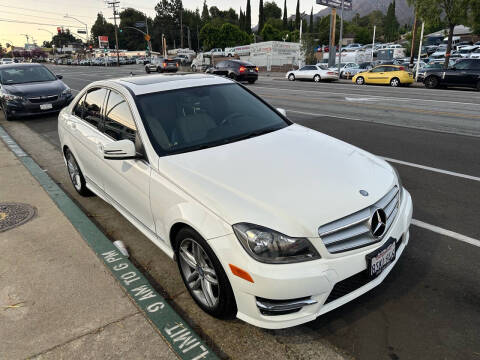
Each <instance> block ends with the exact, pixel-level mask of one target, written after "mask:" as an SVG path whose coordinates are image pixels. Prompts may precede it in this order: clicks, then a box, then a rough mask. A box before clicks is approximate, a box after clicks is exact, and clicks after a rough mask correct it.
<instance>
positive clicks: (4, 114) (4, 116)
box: [2, 105, 13, 121]
mask: <svg viewBox="0 0 480 360" xmlns="http://www.w3.org/2000/svg"><path fill="white" fill-rule="evenodd" d="M2 112H3V118H4V119H5V120H6V121H12V120H13V116H12V115H9V114H8V113H7V110H6V109H5V107H4V106H3V105H2Z"/></svg>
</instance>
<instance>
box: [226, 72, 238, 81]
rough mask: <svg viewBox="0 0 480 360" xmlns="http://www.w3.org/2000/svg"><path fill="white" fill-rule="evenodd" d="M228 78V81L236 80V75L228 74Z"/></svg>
mask: <svg viewBox="0 0 480 360" xmlns="http://www.w3.org/2000/svg"><path fill="white" fill-rule="evenodd" d="M228 77H229V78H230V79H232V80H237V75H236V74H235V73H233V72H232V73H230V74H228Z"/></svg>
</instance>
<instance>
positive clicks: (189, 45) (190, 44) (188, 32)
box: [187, 26, 192, 49]
mask: <svg viewBox="0 0 480 360" xmlns="http://www.w3.org/2000/svg"><path fill="white" fill-rule="evenodd" d="M187 35H188V48H189V49H191V48H192V42H191V41H190V26H188V27H187Z"/></svg>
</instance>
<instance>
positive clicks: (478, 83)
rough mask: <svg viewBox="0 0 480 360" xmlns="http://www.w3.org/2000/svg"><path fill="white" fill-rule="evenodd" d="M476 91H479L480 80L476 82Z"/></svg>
mask: <svg viewBox="0 0 480 360" xmlns="http://www.w3.org/2000/svg"><path fill="white" fill-rule="evenodd" d="M477 91H480V80H478V82H477Z"/></svg>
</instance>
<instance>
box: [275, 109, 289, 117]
mask: <svg viewBox="0 0 480 360" xmlns="http://www.w3.org/2000/svg"><path fill="white" fill-rule="evenodd" d="M277 111H278V112H279V113H280V114H282V115H283V116H285V117H287V111H286V110H285V109H282V108H277Z"/></svg>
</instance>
